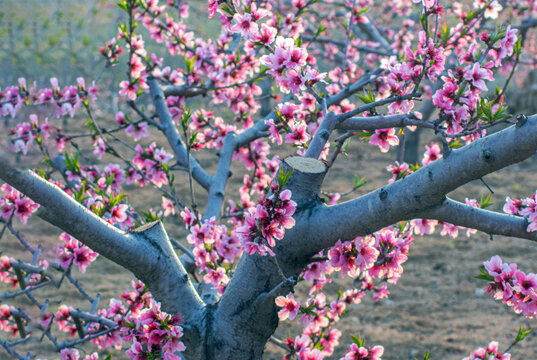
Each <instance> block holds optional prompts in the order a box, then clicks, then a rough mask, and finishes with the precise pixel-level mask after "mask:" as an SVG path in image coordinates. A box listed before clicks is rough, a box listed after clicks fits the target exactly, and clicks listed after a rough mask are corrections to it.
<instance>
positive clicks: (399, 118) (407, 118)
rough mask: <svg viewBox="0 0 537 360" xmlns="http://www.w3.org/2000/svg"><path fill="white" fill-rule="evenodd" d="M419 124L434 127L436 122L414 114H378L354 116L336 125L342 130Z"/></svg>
mask: <svg viewBox="0 0 537 360" xmlns="http://www.w3.org/2000/svg"><path fill="white" fill-rule="evenodd" d="M404 126H417V127H423V128H428V129H434V124H433V123H431V122H428V121H422V120H418V119H416V118H415V117H414V115H413V114H397V115H378V116H371V117H353V118H349V119H346V120H344V121H342V122H340V123H339V124H337V125H336V129H340V130H368V131H373V130H377V129H387V128H393V127H404Z"/></svg>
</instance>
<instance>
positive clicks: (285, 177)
mask: <svg viewBox="0 0 537 360" xmlns="http://www.w3.org/2000/svg"><path fill="white" fill-rule="evenodd" d="M292 173H293V169H291V170H289V171H288V172H285V171H284V170H283V167H280V171H279V172H278V175H277V176H276V180H277V181H278V187H279V188H280V189H282V188H283V187H284V186H285V184H287V181H289V178H290V177H291V174H292Z"/></svg>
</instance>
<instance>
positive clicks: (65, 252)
mask: <svg viewBox="0 0 537 360" xmlns="http://www.w3.org/2000/svg"><path fill="white" fill-rule="evenodd" d="M60 240H61V241H62V242H63V244H61V245H58V246H57V247H56V253H57V254H58V256H59V264H60V265H61V266H63V267H64V268H67V267H68V266H70V265H71V264H74V265H77V266H78V269H79V270H80V272H82V273H84V272H86V268H87V267H88V266H89V265H90V264H91V263H92V262H93V261H94V260H95V259H96V258H97V256H98V255H99V254H97V253H96V252H94V251H92V250H91V249H90V248H89V247H87V246H84V245H83V244H82V243H81V242H80V241H78V240H76V239H75V238H74V237H72V236H70V235H69V234H67V233H62V234H61V235H60Z"/></svg>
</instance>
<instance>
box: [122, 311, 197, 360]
mask: <svg viewBox="0 0 537 360" xmlns="http://www.w3.org/2000/svg"><path fill="white" fill-rule="evenodd" d="M180 323H181V317H180V316H179V315H170V314H167V313H166V312H164V311H161V310H160V304H159V303H157V302H155V301H154V300H151V301H150V303H149V308H147V309H144V310H142V311H141V312H140V313H139V314H138V315H136V316H134V315H131V316H128V317H127V319H126V320H124V321H121V328H120V332H121V335H122V337H123V341H132V342H133V344H132V346H131V347H130V348H129V350H127V352H126V354H127V356H128V357H129V358H130V359H133V360H145V359H147V358H152V357H153V356H155V355H157V356H159V358H161V359H164V360H180V359H181V358H180V357H179V356H178V355H176V353H177V352H180V351H184V350H185V349H186V347H185V345H184V344H183V342H182V341H180V338H181V337H182V336H183V328H182V327H181V326H180V325H179V324H180Z"/></svg>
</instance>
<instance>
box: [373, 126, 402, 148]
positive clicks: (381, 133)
mask: <svg viewBox="0 0 537 360" xmlns="http://www.w3.org/2000/svg"><path fill="white" fill-rule="evenodd" d="M369 143H370V144H372V145H378V146H379V147H380V151H381V152H388V150H389V149H390V145H391V146H396V145H399V138H398V137H397V136H395V129H393V128H391V129H377V130H375V133H374V134H373V135H371V138H370V139H369Z"/></svg>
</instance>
